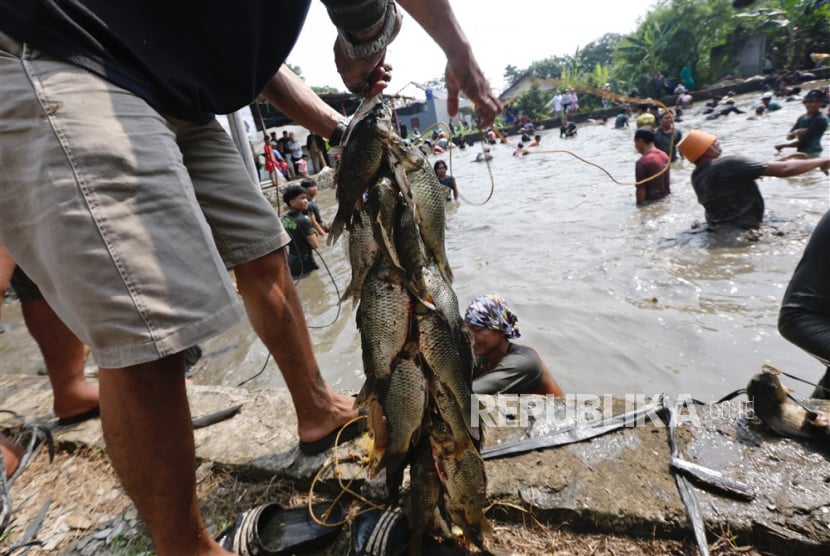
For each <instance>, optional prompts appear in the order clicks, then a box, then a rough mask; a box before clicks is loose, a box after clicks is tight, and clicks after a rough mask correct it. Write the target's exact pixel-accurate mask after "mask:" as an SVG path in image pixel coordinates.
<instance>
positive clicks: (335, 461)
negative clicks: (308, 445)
mask: <svg viewBox="0 0 830 556" xmlns="http://www.w3.org/2000/svg"><path fill="white" fill-rule="evenodd" d="M360 419H368V417H367V416H365V415H360V416H358V417H355V418H354V419H352V420H351V421H349V422H348V423H346V424H344V425H343V426H342V427H341V428H340V430H339V431H337V436H336V437H335V439H334V453H333V454H332V455H331V457H329V458H328V459H327V460H326V462H325V463H324V464H323V465H322V466H321V467H320V469H318V470H317V473H315V475H314V478H313V479H312V480H311V485H310V486H309V488H308V502H307V504H308V515H309V516H311V519H313V520H314V522H315V523H317V524H318V525H322V526H324V527H339V526H341V525H343V524H345V523H348V522H349V520H350V519H352V518H353V517H356V516H358V515H360V514H363V513H366V512H368V511H370V510H373V509H384V508H385V506H384V505H381V504H377V503H376V502H373V501H371V500H369V499H368V498H366V497H365V496H363V495H362V494H360V493H359V492H356V491H354V490H352V488H351V485H352V483H353V482H354V481H355V480H356V479H357V478H358V477H360V476H362V475H363V474H364V473H365V472H366V467H367V464H366V463H363V465H362V467H361V468H360V470H359V471H358V472H357V473H355V474H354V476H352V478H351V479H349V481H348V483H346V484H343V473H341V471H340V464H341V463H342V462H341V459H340V454H339V452H338V451H339V449H340V435H341V434H342V433H343V430H344V429H345V428H346V427H348V426H349V425H351V424H352V423H354V422H356V421H359V420H360ZM330 468H333V469H334V476H335V477H336V478H337V482H338V484H339V485H340V492H339V493H338V494H337V496H335V497H334V500H332V502H331V504H330V505H329V507H328V508H326V510H325V511H324V512H323V515H322V517H318V516H317V515H316V514H315V513H314V504H313V500H314V489H315V486H316V485H317V483H318V482H319V481H321V480H322V477H323V475H324V474H325V473H326V472H327V471H328V470H329V469H330ZM346 494H350V495H351V496H353V497H354V498H355V499H357V500H360V501H361V502H363V503H364V504H365V505H366V507H365V508H364V509H362V510H361V511H360V512H358V513H356V514H355V515H354V516H352V517H348V518H345V519H343V520H341V521H338V522H336V523H332V522H329V521H326V520H327V519H328V517H329V515H331V512H332V510H333V509H334V507H335V506H336V505H337V503H338V502H339V501H340V500H341V499H342V498H343V496H344V495H346Z"/></svg>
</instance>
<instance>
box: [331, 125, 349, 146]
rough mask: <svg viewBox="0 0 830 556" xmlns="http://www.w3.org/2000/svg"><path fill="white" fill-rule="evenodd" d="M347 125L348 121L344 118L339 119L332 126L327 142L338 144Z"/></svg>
mask: <svg viewBox="0 0 830 556" xmlns="http://www.w3.org/2000/svg"><path fill="white" fill-rule="evenodd" d="M347 127H348V123H347V122H346V120H340V121H339V122H337V125H336V126H335V127H334V131H332V132H331V137H329V144H330V145H339V144H340V142H341V141H342V140H343V135H344V134H345V133H346V128H347Z"/></svg>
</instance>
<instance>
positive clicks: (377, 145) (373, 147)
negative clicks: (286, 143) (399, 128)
mask: <svg viewBox="0 0 830 556" xmlns="http://www.w3.org/2000/svg"><path fill="white" fill-rule="evenodd" d="M391 137H392V117H391V113H390V111H389V108H388V107H387V106H386V105H385V104H384V103H383V101H382V100H381V99H380V96H379V95H378V96H376V97H373V98H371V99H367V100H365V101H363V104H361V106H360V108H358V111H357V113H356V114H355V116H354V117H353V118H352V121H351V122H350V124H349V129H348V130H347V131H346V136H345V142H346V143H345V146H344V147H343V154H342V156H341V157H340V162H339V163H338V165H337V175H336V182H337V203H338V206H337V213H336V214H335V216H334V220H332V223H331V230H330V232H329V237H328V243H329V245H331V244H333V243H334V242H335V241H337V238H339V237H340V235H341V234H342V233H343V230H344V229H349V228H351V226H352V222H353V220H354V219H355V210H356V209H358V208H359V207H360V205H361V204H362V203H363V194H364V193H366V191H367V190H368V189H369V187H370V186H372V185H373V184H374V183H375V181H376V180H377V177H378V175H379V173H380V172H381V170H383V169H384V168H386V167H388V152H389V143H390V141H391Z"/></svg>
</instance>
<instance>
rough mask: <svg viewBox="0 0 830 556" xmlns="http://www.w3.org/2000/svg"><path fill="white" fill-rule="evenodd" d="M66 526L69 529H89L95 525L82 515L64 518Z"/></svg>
mask: <svg viewBox="0 0 830 556" xmlns="http://www.w3.org/2000/svg"><path fill="white" fill-rule="evenodd" d="M66 524H67V525H68V526H69V528H70V529H89V528H90V527H92V526H93V525H95V523H94V522H93V521H92V520H91V519H89V518H88V517H86V516H83V515H70V516H68V517H67V518H66Z"/></svg>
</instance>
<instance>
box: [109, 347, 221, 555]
mask: <svg viewBox="0 0 830 556" xmlns="http://www.w3.org/2000/svg"><path fill="white" fill-rule="evenodd" d="M100 384H101V422H102V425H103V429H104V439H105V440H106V443H107V451H108V452H109V455H110V459H111V460H112V464H113V467H115V470H116V472H117V473H118V476H119V478H120V479H121V482H122V483H123V485H124V489H125V490H126V492H127V494H128V495H129V497H130V498H131V499H132V501H133V503H134V504H135V506H136V509H137V510H138V513H139V514H140V515H141V517H142V519H143V520H144V523H145V525H146V526H147V530H148V531H149V532H150V536H151V537H152V539H153V543H154V544H155V548H156V553H157V554H159V556H168V555H169V556H180V555H182V554H188V555H199V556H203V555H220V554H221V555H224V554H228V552H227V551H225V550H223V549H222V548H220V547H219V545H218V544H216V542H215V541H214V540H213V539H212V538H211V537H210V535H208V533H207V531H206V530H205V526H204V523H203V522H202V518H201V514H200V513H199V506H198V503H197V500H196V472H195V447H194V441H193V428H192V425H191V420H190V407H189V405H188V402H187V391H186V389H185V381H184V359H183V357H182V356H181V354H179V355H174V356H170V357H165V358H164V359H160V360H158V361H153V362H151V363H145V364H141V365H135V366H132V367H127V368H125V369H101V377H100Z"/></svg>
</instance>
